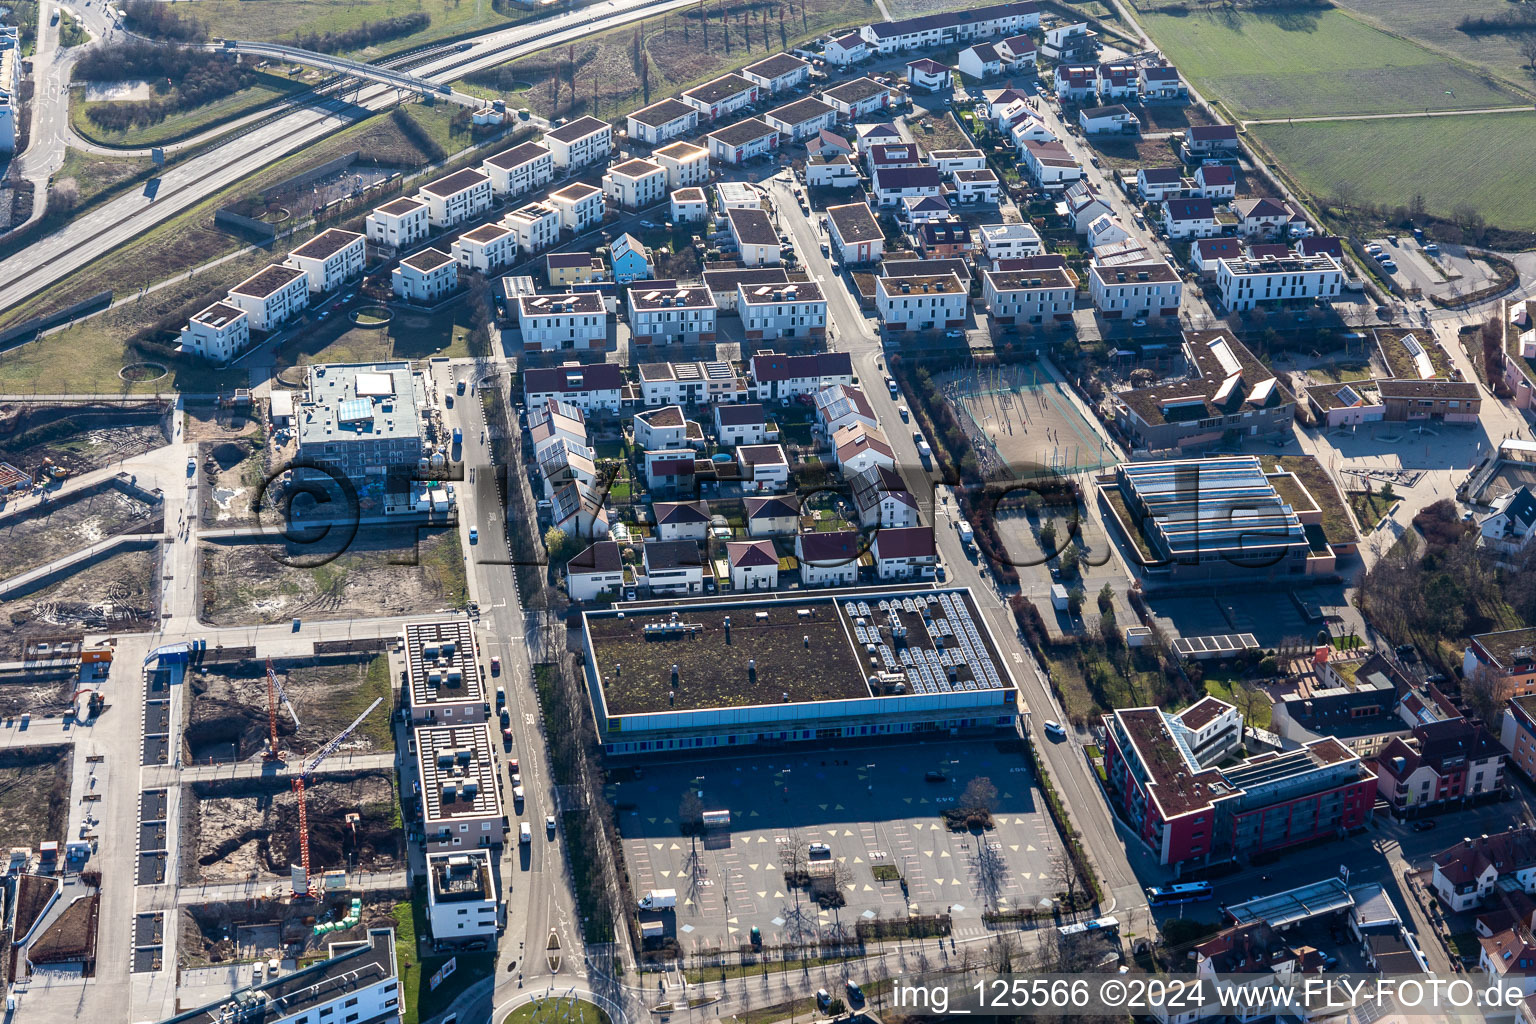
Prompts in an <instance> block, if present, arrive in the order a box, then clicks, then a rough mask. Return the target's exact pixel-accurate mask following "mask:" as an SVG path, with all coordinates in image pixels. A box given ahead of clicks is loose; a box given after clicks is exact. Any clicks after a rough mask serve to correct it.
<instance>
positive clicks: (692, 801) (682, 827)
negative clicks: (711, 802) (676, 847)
mask: <svg viewBox="0 0 1536 1024" xmlns="http://www.w3.org/2000/svg"><path fill="white" fill-rule="evenodd" d="M677 830H678V831H679V832H681V833H682V834H683V835H685V836H693V837H694V838H695V839H697V838H698V837H699V836H700V835H702V834H703V832H704V801H702V800H700V799H699V794H698V791H697V790H695V789H693V788H691V787H690V788H688V789H685V790H683V798H682V800H680V801H679V802H678V805H677Z"/></svg>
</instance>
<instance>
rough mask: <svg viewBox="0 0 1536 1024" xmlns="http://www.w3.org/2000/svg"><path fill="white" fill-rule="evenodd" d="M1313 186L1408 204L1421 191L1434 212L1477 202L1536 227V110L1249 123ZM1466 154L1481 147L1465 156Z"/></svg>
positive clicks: (1485, 211) (1514, 223)
mask: <svg viewBox="0 0 1536 1024" xmlns="http://www.w3.org/2000/svg"><path fill="white" fill-rule="evenodd" d="M1250 131H1252V132H1254V133H1255V134H1256V135H1257V136H1258V138H1259V140H1260V141H1261V142H1262V143H1263V145H1264V147H1265V148H1266V149H1268V150H1269V152H1270V154H1271V155H1272V156H1273V157H1274V158H1275V159H1276V160H1278V161H1279V162H1280V163H1281V164H1282V165H1284V166H1285V168H1286V169H1287V171H1288V172H1289V173H1290V174H1292V175H1293V176H1294V177H1295V178H1296V179H1297V180H1298V181H1299V182H1300V184H1301V185H1302V187H1304V188H1305V189H1306V190H1307V191H1309V192H1311V193H1312V194H1314V195H1318V196H1324V197H1326V196H1329V195H1331V194H1333V193H1335V192H1336V191H1337V186H1338V184H1339V183H1340V182H1349V183H1350V184H1351V185H1352V186H1353V188H1354V190H1355V194H1356V195H1360V196H1369V197H1370V198H1371V201H1372V202H1376V203H1381V204H1386V205H1405V204H1407V203H1408V202H1409V200H1410V199H1412V197H1413V196H1414V195H1415V194H1422V195H1423V196H1424V201H1425V204H1426V207H1427V208H1428V210H1429V212H1430V213H1434V214H1438V215H1440V216H1449V215H1450V213H1451V211H1452V210H1453V209H1454V208H1455V207H1457V206H1460V205H1463V204H1465V205H1470V206H1472V207H1475V208H1476V209H1477V210H1478V211H1479V212H1481V213H1482V215H1483V216H1484V217H1485V218H1486V219H1487V221H1488V222H1489V223H1490V224H1498V225H1499V226H1501V227H1505V228H1510V229H1516V230H1527V231H1530V230H1536V192H1533V191H1532V189H1531V188H1530V168H1531V166H1532V165H1533V163H1536V113H1517V114H1476V115H1469V116H1467V117H1432V118H1394V119H1391V120H1384V121H1335V122H1326V121H1324V122H1312V123H1309V124H1295V125H1283V124H1274V125H1258V126H1254V127H1253V128H1251V129H1250ZM1467 154H1476V156H1475V158H1472V159H1467V158H1466V155H1467Z"/></svg>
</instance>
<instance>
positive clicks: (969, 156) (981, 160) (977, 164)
mask: <svg viewBox="0 0 1536 1024" xmlns="http://www.w3.org/2000/svg"><path fill="white" fill-rule="evenodd" d="M928 162H929V163H930V164H932V165H933V166H934V167H937V168H938V169H939V173H940V174H942V175H944V176H945V177H946V178H949V177H953V176H954V174H955V172H956V171H982V170H986V167H987V155H986V154H985V153H983V152H982V151H981V150H979V149H936V150H934V151H933V152H931V153H929V154H928Z"/></svg>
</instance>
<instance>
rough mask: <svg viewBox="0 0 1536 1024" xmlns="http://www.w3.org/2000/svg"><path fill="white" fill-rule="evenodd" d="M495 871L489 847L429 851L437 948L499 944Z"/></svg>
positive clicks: (430, 914) (430, 913) (430, 910)
mask: <svg viewBox="0 0 1536 1024" xmlns="http://www.w3.org/2000/svg"><path fill="white" fill-rule="evenodd" d="M497 908H498V899H497V894H496V872H495V871H494V870H493V869H492V866H491V852H490V851H489V850H481V849H475V850H464V851H457V850H454V851H448V852H443V853H430V854H428V855H427V925H428V927H430V928H431V930H432V943H433V945H434V946H435V947H437V948H444V947H450V946H451V947H455V948H459V949H485V948H489V947H491V946H494V945H495V944H496V930H497Z"/></svg>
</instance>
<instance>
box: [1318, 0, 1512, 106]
mask: <svg viewBox="0 0 1536 1024" xmlns="http://www.w3.org/2000/svg"><path fill="white" fill-rule="evenodd" d="M1339 6H1341V7H1343V8H1345V9H1346V10H1348V11H1350V12H1351V13H1352V14H1354V15H1356V16H1357V17H1359V18H1361V19H1362V20H1364V21H1366V22H1369V23H1371V24H1374V25H1377V26H1378V27H1380V28H1383V29H1385V30H1386V31H1388V32H1391V33H1393V34H1394V35H1401V36H1406V37H1408V38H1409V39H1412V40H1414V41H1415V42H1419V43H1423V44H1424V45H1425V46H1428V47H1430V48H1431V49H1435V50H1443V51H1444V52H1446V53H1449V54H1451V55H1452V56H1453V57H1455V58H1457V59H1458V60H1463V61H1466V62H1467V63H1469V64H1475V65H1477V66H1478V67H1481V68H1483V69H1485V70H1487V71H1491V72H1492V73H1493V74H1495V75H1498V76H1501V77H1504V78H1509V79H1512V80H1513V81H1514V82H1515V83H1516V84H1517V85H1523V84H1526V83H1528V82H1529V81H1530V72H1529V69H1528V68H1526V67H1525V58H1524V57H1522V56H1521V55H1520V35H1521V34H1520V33H1518V32H1485V31H1472V32H1467V31H1463V29H1462V28H1461V26H1462V24H1463V22H1465V21H1467V20H1468V19H1478V18H1500V17H1504V16H1508V15H1511V14H1513V15H1516V16H1518V15H1519V14H1521V13H1522V12H1524V11H1525V10H1526V8H1524V7H1521V6H1516V5H1514V4H1511V3H1509V0H1436V2H1435V3H1403V2H1402V0H1339Z"/></svg>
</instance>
